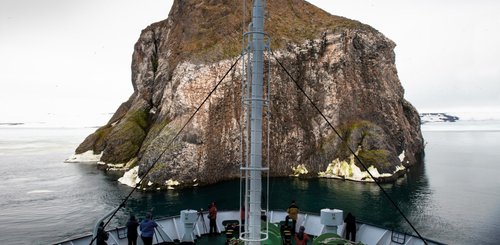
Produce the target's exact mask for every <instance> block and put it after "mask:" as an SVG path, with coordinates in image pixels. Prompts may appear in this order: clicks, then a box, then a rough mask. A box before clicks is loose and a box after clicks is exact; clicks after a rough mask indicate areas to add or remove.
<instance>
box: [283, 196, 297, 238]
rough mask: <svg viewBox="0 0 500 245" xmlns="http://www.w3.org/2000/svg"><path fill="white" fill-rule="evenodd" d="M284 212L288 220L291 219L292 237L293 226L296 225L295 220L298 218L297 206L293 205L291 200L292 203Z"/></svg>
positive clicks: (293, 201) (293, 232) (293, 202)
mask: <svg viewBox="0 0 500 245" xmlns="http://www.w3.org/2000/svg"><path fill="white" fill-rule="evenodd" d="M286 212H287V213H288V216H289V217H290V219H292V235H294V234H295V226H296V225H297V218H298V216H299V206H297V204H295V200H292V203H291V204H290V206H289V207H288V209H287V210H286Z"/></svg>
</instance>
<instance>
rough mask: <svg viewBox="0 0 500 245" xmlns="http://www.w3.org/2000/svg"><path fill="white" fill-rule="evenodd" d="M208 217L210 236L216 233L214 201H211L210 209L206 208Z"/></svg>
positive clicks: (215, 207)
mask: <svg viewBox="0 0 500 245" xmlns="http://www.w3.org/2000/svg"><path fill="white" fill-rule="evenodd" d="M208 218H209V219H210V233H209V234H210V236H212V235H216V234H217V225H216V219H217V206H216V205H215V202H212V204H211V205H210V209H209V210H208Z"/></svg>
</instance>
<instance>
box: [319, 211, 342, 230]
mask: <svg viewBox="0 0 500 245" xmlns="http://www.w3.org/2000/svg"><path fill="white" fill-rule="evenodd" d="M343 217H344V211H342V210H340V209H329V208H324V209H321V214H320V222H321V224H322V225H324V226H325V228H324V229H323V232H322V233H335V234H337V228H338V227H339V226H341V225H342V224H344V219H343Z"/></svg>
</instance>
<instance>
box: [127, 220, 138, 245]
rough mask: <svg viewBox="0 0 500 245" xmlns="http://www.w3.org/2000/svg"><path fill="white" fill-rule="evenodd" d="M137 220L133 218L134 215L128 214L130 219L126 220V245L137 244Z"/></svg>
mask: <svg viewBox="0 0 500 245" xmlns="http://www.w3.org/2000/svg"><path fill="white" fill-rule="evenodd" d="M138 226H139V222H137V220H136V219H135V216H134V215H130V219H129V220H128V221H127V239H128V245H137V227H138Z"/></svg>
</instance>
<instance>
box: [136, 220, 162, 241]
mask: <svg viewBox="0 0 500 245" xmlns="http://www.w3.org/2000/svg"><path fill="white" fill-rule="evenodd" d="M152 217H153V215H152V214H151V213H147V214H146V219H145V220H143V221H142V222H141V225H140V226H139V228H140V230H141V239H142V242H143V243H144V245H152V244H153V236H154V234H155V228H156V227H157V226H158V224H156V222H155V221H154V220H153V219H152Z"/></svg>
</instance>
